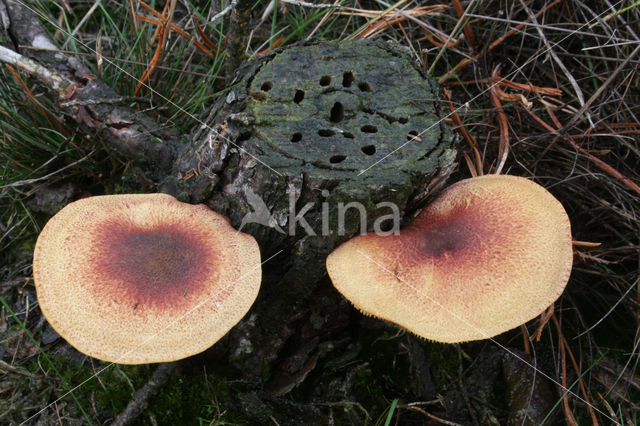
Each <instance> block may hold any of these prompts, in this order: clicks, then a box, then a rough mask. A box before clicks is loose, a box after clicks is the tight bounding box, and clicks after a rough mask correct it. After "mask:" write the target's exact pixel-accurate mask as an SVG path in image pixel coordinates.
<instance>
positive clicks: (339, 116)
mask: <svg viewBox="0 0 640 426" xmlns="http://www.w3.org/2000/svg"><path fill="white" fill-rule="evenodd" d="M343 119H344V106H342V104H341V103H340V102H336V103H335V104H333V108H331V122H332V123H338V122H340V121H342V120H343Z"/></svg>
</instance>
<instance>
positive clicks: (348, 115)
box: [161, 41, 455, 376]
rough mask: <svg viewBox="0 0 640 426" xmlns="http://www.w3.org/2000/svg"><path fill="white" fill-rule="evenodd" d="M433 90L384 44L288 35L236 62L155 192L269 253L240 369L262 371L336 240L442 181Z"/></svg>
mask: <svg viewBox="0 0 640 426" xmlns="http://www.w3.org/2000/svg"><path fill="white" fill-rule="evenodd" d="M437 92H438V90H437V87H436V85H435V83H434V82H433V81H432V80H431V79H429V78H428V77H427V76H426V75H425V74H424V73H422V72H421V70H420V69H419V68H417V67H416V66H415V64H414V63H413V62H412V61H411V60H410V59H409V58H408V56H406V55H405V53H404V52H403V51H401V50H399V49H398V48H396V47H394V46H392V45H390V44H385V43H373V42H364V41H343V42H322V43H305V44H298V45H295V46H293V47H289V48H287V49H286V50H283V51H280V52H276V53H272V54H269V55H267V56H265V57H262V58H260V59H257V60H253V61H251V62H249V63H248V64H246V65H245V66H244V67H242V68H240V69H239V70H238V73H237V74H236V78H235V80H234V81H233V83H232V84H231V89H230V90H229V92H228V93H227V95H226V97H224V98H223V99H220V100H219V101H218V102H217V103H216V104H215V106H214V108H213V110H212V111H211V113H210V115H209V117H208V118H207V120H206V123H207V125H208V127H205V126H203V127H202V128H200V129H198V130H197V131H195V132H194V135H193V141H195V142H194V143H193V144H192V146H189V147H187V148H186V149H184V150H183V151H182V152H181V153H179V154H178V156H177V161H176V162H175V165H174V168H173V171H172V173H171V176H170V177H169V178H167V179H166V180H165V182H164V183H163V184H162V185H161V188H162V190H163V191H165V192H169V193H172V194H173V195H175V196H177V197H178V198H179V199H182V200H184V201H189V202H205V203H206V204H208V205H209V206H210V207H211V208H212V209H213V210H215V211H217V212H220V213H222V214H224V215H226V216H227V217H228V218H229V219H230V221H231V223H232V224H233V226H234V227H236V228H241V229H242V231H243V232H248V233H250V234H252V235H254V236H255V238H256V239H257V241H258V243H259V244H260V247H261V250H262V256H263V260H265V259H269V258H270V257H271V256H275V257H274V258H273V259H272V260H269V261H267V262H266V263H265V265H264V277H265V278H264V280H263V288H262V290H261V294H260V296H259V299H258V302H257V304H256V306H254V308H253V309H252V311H251V312H252V314H253V317H252V318H253V320H251V321H254V320H255V321H254V322H255V323H256V324H259V327H257V328H260V332H257V331H255V328H256V327H253V329H254V331H255V332H254V333H253V335H252V336H247V335H246V333H245V335H243V336H242V338H243V339H244V341H245V342H247V341H250V342H251V345H252V347H253V348H255V347H260V348H263V350H261V351H252V350H251V349H250V348H249V349H247V350H245V351H240V352H242V353H243V355H242V356H240V357H236V362H237V363H238V365H239V366H240V367H241V368H242V369H243V371H252V372H254V373H255V374H256V375H258V376H264V375H265V373H264V370H263V368H264V367H266V366H267V365H268V364H269V362H270V360H271V359H272V358H273V357H275V355H276V354H277V352H278V347H279V346H278V345H281V344H282V343H283V341H285V340H286V338H287V336H286V334H287V332H286V331H282V327H283V324H286V323H287V319H288V318H291V317H292V316H293V315H294V314H295V313H300V312H304V311H307V310H308V309H309V306H310V304H309V303H310V300H311V299H314V300H315V301H316V302H317V300H319V294H323V292H324V293H327V292H329V291H332V289H331V287H330V286H329V285H327V283H326V281H325V282H324V286H323V288H322V289H318V283H319V282H320V281H321V280H322V279H323V278H324V277H325V276H326V271H325V266H324V262H325V259H326V257H327V255H328V254H329V253H330V252H331V250H333V248H335V247H336V246H337V245H338V244H340V243H341V242H343V241H345V240H346V239H348V238H351V237H352V236H354V235H356V234H357V233H359V232H365V231H367V230H369V231H370V230H373V229H374V227H375V228H376V229H381V230H386V231H391V230H393V229H394V227H396V228H397V227H398V226H399V223H398V222H399V221H400V219H402V218H410V217H412V214H413V213H414V212H415V210H416V209H418V208H419V207H421V206H422V205H423V204H424V203H425V200H426V199H427V198H428V197H430V196H431V194H432V193H433V192H434V190H435V189H436V188H437V186H438V185H439V184H440V183H442V182H443V181H444V178H445V177H446V176H447V175H448V173H449V172H450V170H451V169H452V168H453V166H452V164H453V161H454V157H455V150H453V149H452V148H453V143H454V137H453V135H452V133H451V132H450V131H449V130H448V128H447V126H446V125H445V123H444V121H443V120H442V115H441V113H440V111H439V102H438V94H437ZM348 203H356V204H357V207H356V204H348ZM381 203H382V204H381ZM347 206H350V207H348V208H347ZM383 219H385V220H383ZM240 261H241V259H240ZM320 298H321V297H320ZM334 302H335V300H333V302H331V303H334ZM256 318H257V320H256ZM247 321H249V320H247ZM240 328H242V327H240ZM289 332H292V331H291V330H289ZM238 338H240V337H238ZM269 342H270V343H269ZM264 348H270V349H269V350H266V349H264ZM265 351H266V352H268V353H269V354H270V355H269V356H267V355H265ZM236 352H237V351H236ZM249 360H251V362H248V361H249ZM247 365H250V366H251V367H247Z"/></svg>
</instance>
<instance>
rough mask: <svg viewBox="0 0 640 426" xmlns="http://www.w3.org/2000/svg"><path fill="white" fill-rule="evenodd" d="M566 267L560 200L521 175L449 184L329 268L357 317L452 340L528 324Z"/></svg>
mask: <svg viewBox="0 0 640 426" xmlns="http://www.w3.org/2000/svg"><path fill="white" fill-rule="evenodd" d="M572 262H573V253H572V239H571V226H570V223H569V218H568V217H567V214H566V212H565V210H564V208H563V207H562V205H561V204H560V202H559V201H558V200H556V199H555V198H554V197H553V196H552V195H551V194H550V193H549V192H548V191H547V190H545V189H544V188H543V187H542V186H540V185H538V184H536V183H534V182H531V181H529V180H527V179H525V178H521V177H516V176H506V175H502V176H497V175H486V176H481V177H476V178H471V179H466V180H462V181H459V182H457V183H455V184H453V185H451V186H450V187H449V188H447V189H446V190H444V191H443V192H442V193H441V194H440V195H439V196H438V197H437V198H436V199H435V200H434V201H433V203H431V204H430V205H428V206H426V207H425V208H424V209H423V210H422V211H421V212H420V214H419V215H418V216H417V217H416V218H415V219H414V220H413V222H412V223H411V224H410V225H409V226H408V227H406V228H405V229H403V230H401V232H400V234H399V235H395V236H382V235H375V234H367V235H362V236H357V237H355V238H353V239H351V240H349V241H347V242H346V243H344V244H342V245H340V246H339V247H338V248H337V249H335V250H334V251H333V252H332V253H331V254H330V255H329V257H328V258H327V270H328V272H329V276H330V277H331V280H332V282H333V285H334V286H335V287H336V288H337V289H338V290H339V291H340V292H341V293H342V294H343V295H344V296H345V297H346V298H347V299H349V300H350V301H351V302H352V303H353V304H354V305H355V306H356V307H357V308H358V309H360V310H361V311H363V312H365V313H367V314H370V315H373V316H376V317H379V318H383V319H386V320H388V321H391V322H393V323H396V324H398V325H400V326H402V327H404V328H406V329H408V330H409V331H411V332H413V333H415V334H417V335H419V336H422V337H424V338H427V339H431V340H435V341H439V342H447V343H455V342H464V341H470V340H479V339H486V338H490V337H493V336H495V335H497V334H500V333H502V332H504V331H507V330H510V329H512V328H514V327H517V326H518V325H520V324H524V323H525V322H526V321H529V320H531V319H533V318H535V317H536V316H537V315H539V314H540V313H541V312H543V311H544V310H545V309H546V308H547V307H548V306H549V305H551V304H552V303H553V302H554V301H555V300H556V299H557V298H558V297H559V296H560V294H561V293H562V291H563V290H564V287H565V285H566V283H567V281H568V279H569V275H570V273H571V266H572Z"/></svg>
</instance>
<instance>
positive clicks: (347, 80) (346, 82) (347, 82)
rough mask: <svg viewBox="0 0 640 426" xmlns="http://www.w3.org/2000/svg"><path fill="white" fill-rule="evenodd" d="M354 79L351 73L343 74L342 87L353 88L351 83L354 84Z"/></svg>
mask: <svg viewBox="0 0 640 426" xmlns="http://www.w3.org/2000/svg"><path fill="white" fill-rule="evenodd" d="M353 80H354V77H353V73H352V72H351V71H345V72H343V73H342V86H343V87H351V83H353Z"/></svg>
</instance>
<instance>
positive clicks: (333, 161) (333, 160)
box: [329, 155, 347, 164]
mask: <svg viewBox="0 0 640 426" xmlns="http://www.w3.org/2000/svg"><path fill="white" fill-rule="evenodd" d="M346 158H347V156H346V155H334V156H333V157H331V158H329V162H330V163H331V164H336V163H342V162H343V161H344V160H345V159H346Z"/></svg>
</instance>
